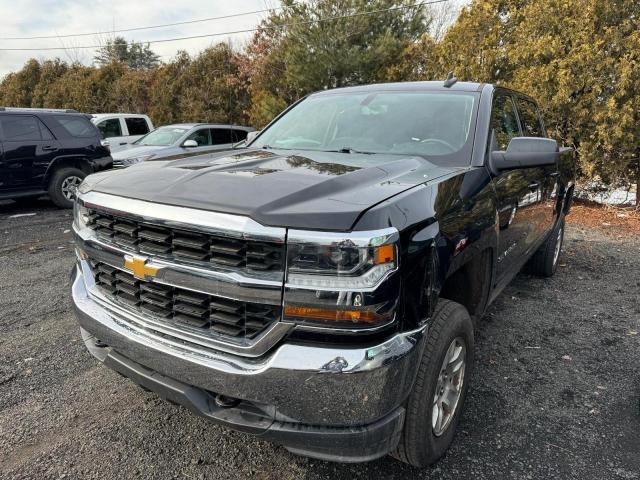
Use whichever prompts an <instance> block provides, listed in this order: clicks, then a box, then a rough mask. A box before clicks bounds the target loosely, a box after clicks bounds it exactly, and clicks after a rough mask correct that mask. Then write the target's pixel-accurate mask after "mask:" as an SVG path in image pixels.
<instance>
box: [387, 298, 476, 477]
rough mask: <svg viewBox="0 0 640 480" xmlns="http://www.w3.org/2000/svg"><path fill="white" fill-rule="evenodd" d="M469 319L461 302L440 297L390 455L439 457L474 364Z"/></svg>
mask: <svg viewBox="0 0 640 480" xmlns="http://www.w3.org/2000/svg"><path fill="white" fill-rule="evenodd" d="M473 349H474V337H473V323H472V321H471V318H470V317H469V313H468V312H467V310H466V309H465V308H464V307H463V306H462V305H460V304H459V303H455V302H452V301H450V300H446V299H440V300H439V301H438V305H437V307H436V310H435V312H434V315H433V319H432V322H431V326H430V328H429V330H428V336H427V343H426V345H425V348H424V352H423V354H422V359H421V361H420V365H419V366H418V374H417V377H416V381H415V384H414V386H413V391H412V392H411V395H410V396H409V399H408V400H407V411H406V417H405V424H404V430H403V432H402V437H401V439H400V443H399V445H398V448H397V450H396V451H395V452H394V454H393V455H394V456H395V457H396V458H398V459H399V460H401V461H403V462H405V463H408V464H410V465H413V466H415V467H424V466H426V465H430V464H432V463H434V462H436V461H437V460H438V459H439V458H440V457H442V456H443V455H444V454H445V452H446V451H447V449H448V448H449V446H450V445H451V442H452V441H453V436H454V434H455V431H456V427H457V425H458V421H459V420H460V414H461V412H462V408H463V405H464V400H465V397H466V393H467V389H468V386H469V381H470V379H471V372H472V369H473Z"/></svg>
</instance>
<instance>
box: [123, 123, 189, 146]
mask: <svg viewBox="0 0 640 480" xmlns="http://www.w3.org/2000/svg"><path fill="white" fill-rule="evenodd" d="M187 130H188V129H186V128H177V127H160V128H157V129H156V130H154V131H153V132H150V133H148V134H146V135H145V136H144V137H142V138H139V139H138V140H136V141H135V142H133V143H134V145H149V146H150V145H155V146H169V145H173V144H174V143H175V142H177V141H178V140H179V139H180V137H182V136H183V135H184V134H185V133H186V132H187Z"/></svg>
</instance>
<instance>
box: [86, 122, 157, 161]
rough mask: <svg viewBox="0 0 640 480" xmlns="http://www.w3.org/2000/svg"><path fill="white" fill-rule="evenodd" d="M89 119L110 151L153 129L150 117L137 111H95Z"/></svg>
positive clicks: (120, 148) (119, 148)
mask: <svg viewBox="0 0 640 480" xmlns="http://www.w3.org/2000/svg"><path fill="white" fill-rule="evenodd" d="M91 121H92V122H93V124H94V125H95V126H96V127H98V130H100V133H101V134H102V138H103V140H104V142H103V144H104V145H107V144H108V146H109V148H110V149H111V152H112V153H113V152H117V151H118V150H122V149H123V148H124V147H125V146H126V145H128V144H129V143H133V142H135V141H136V140H137V139H139V138H140V137H142V136H143V135H146V134H147V133H149V132H150V131H151V130H153V123H151V119H150V118H149V117H148V116H146V115H139V114H137V113H95V114H93V115H91Z"/></svg>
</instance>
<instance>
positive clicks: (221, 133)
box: [211, 128, 233, 145]
mask: <svg viewBox="0 0 640 480" xmlns="http://www.w3.org/2000/svg"><path fill="white" fill-rule="evenodd" d="M211 137H212V142H211V144H212V145H224V144H225V143H232V142H233V141H232V140H231V129H230V128H212V129H211Z"/></svg>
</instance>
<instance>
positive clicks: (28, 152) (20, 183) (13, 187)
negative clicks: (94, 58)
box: [0, 107, 112, 208]
mask: <svg viewBox="0 0 640 480" xmlns="http://www.w3.org/2000/svg"><path fill="white" fill-rule="evenodd" d="M111 165H112V160H111V156H110V155H109V150H108V149H107V148H105V147H103V146H102V145H101V144H100V132H99V131H98V129H97V128H96V127H95V126H94V125H93V124H92V123H91V122H90V121H89V119H88V118H87V116H86V115H84V114H81V113H78V112H76V111H75V110H56V109H37V108H5V107H0V199H2V200H4V199H12V200H16V201H21V200H22V199H26V198H32V197H37V196H41V195H44V194H47V193H48V194H49V197H50V198H51V200H52V201H53V202H54V203H55V204H56V205H58V206H59V207H63V208H71V207H72V206H73V196H74V193H75V189H76V187H77V186H78V185H80V182H82V180H83V179H84V177H86V176H87V175H88V174H90V173H93V172H98V171H100V170H104V169H107V168H111Z"/></svg>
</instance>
